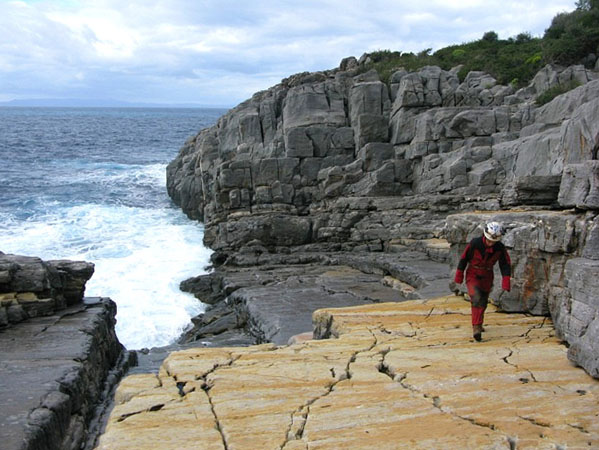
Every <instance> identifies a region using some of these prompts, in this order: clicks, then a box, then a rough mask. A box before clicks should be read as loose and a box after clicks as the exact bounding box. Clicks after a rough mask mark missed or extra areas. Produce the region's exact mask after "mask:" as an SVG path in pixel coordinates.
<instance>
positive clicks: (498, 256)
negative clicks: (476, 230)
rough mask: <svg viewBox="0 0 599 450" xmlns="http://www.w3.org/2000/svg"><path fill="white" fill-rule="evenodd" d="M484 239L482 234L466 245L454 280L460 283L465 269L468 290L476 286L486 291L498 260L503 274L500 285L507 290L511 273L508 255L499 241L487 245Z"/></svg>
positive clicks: (489, 286) (490, 283)
mask: <svg viewBox="0 0 599 450" xmlns="http://www.w3.org/2000/svg"><path fill="white" fill-rule="evenodd" d="M484 239H485V238H484V237H482V236H481V237H477V238H474V239H472V241H470V243H469V244H468V245H467V246H466V249H465V250H464V253H463V254H462V257H461V259H460V262H459V263H458V269H457V271H456V280H455V281H456V283H461V282H462V280H461V278H463V273H464V270H466V285H467V286H468V290H470V289H471V288H474V287H478V288H479V289H480V290H481V291H483V292H487V293H488V292H490V291H491V288H492V287H493V266H494V265H495V263H496V262H499V270H500V271H501V275H502V276H503V283H502V287H503V288H504V289H505V290H509V287H510V286H509V279H510V276H511V273H512V269H511V261H510V256H509V255H508V252H507V250H506V248H505V246H504V245H503V244H502V243H501V242H495V243H494V244H493V245H492V246H487V245H485V242H484V241H483V240H484ZM466 266H467V267H468V268H467V269H466Z"/></svg>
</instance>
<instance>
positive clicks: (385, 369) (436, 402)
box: [379, 357, 515, 449]
mask: <svg viewBox="0 0 599 450" xmlns="http://www.w3.org/2000/svg"><path fill="white" fill-rule="evenodd" d="M506 358H507V357H506ZM379 372H381V373H385V374H386V375H387V376H388V377H389V378H391V379H392V380H393V381H396V382H398V383H399V384H400V385H401V386H402V387H403V388H404V389H407V390H409V391H410V392H412V393H413V394H417V395H419V396H422V397H423V398H425V399H427V400H430V401H431V403H432V405H433V407H435V408H437V409H438V410H439V411H441V412H442V413H443V414H449V415H450V416H453V417H456V418H458V419H460V420H465V421H467V422H470V423H471V424H473V425H476V426H479V427H484V428H488V429H491V430H493V431H497V429H496V426H495V425H494V424H492V423H486V422H482V421H480V420H477V419H474V418H471V417H465V416H461V415H459V414H458V413H456V412H455V411H452V410H450V409H448V408H445V407H443V406H442V402H441V398H440V397H439V396H437V395H431V394H428V393H426V392H422V391H421V390H419V389H418V388H416V387H415V386H413V385H411V384H409V383H407V382H406V381H405V380H406V378H407V377H408V373H407V372H405V373H401V374H397V373H394V372H393V371H392V370H391V369H390V367H389V366H388V365H387V364H386V363H385V362H384V360H383V361H382V362H381V364H380V365H379ZM506 439H507V440H508V442H509V443H510V448H514V449H515V444H513V445H512V441H511V440H510V439H511V438H510V437H507V436H506Z"/></svg>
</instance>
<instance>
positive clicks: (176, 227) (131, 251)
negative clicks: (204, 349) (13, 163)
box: [0, 165, 211, 349]
mask: <svg viewBox="0 0 599 450" xmlns="http://www.w3.org/2000/svg"><path fill="white" fill-rule="evenodd" d="M164 168H165V166H164V165H152V166H140V167H138V168H133V169H132V168H129V170H127V171H126V172H127V173H123V171H118V170H117V171H116V172H115V173H114V176H113V177H111V176H110V175H108V174H107V173H102V171H101V170H100V171H97V172H94V173H95V176H96V177H97V180H98V182H100V180H102V181H101V182H102V183H107V182H108V181H110V179H111V178H112V182H114V183H113V188H114V186H115V185H118V184H119V183H118V182H119V181H121V182H122V183H123V185H135V183H139V184H138V185H137V187H139V185H140V184H141V185H143V184H148V185H151V186H156V185H159V186H160V185H163V184H164V181H163V178H164ZM72 181H73V182H76V181H77V180H76V177H75V180H72ZM90 181H91V182H93V180H89V179H88V183H89V182H90ZM164 196H165V197H166V194H164ZM36 201H37V202H38V205H37V206H36V211H38V213H36V214H34V215H32V216H30V217H28V218H27V219H26V220H24V221H19V220H16V219H15V218H14V217H8V216H6V214H4V216H5V217H0V220H1V221H2V223H4V224H5V225H4V226H0V242H1V243H2V245H1V249H2V251H3V252H5V253H19V254H27V255H31V256H39V257H41V258H43V259H72V260H85V261H90V262H93V263H94V264H95V273H94V275H93V277H92V278H91V280H90V281H89V282H88V283H87V286H86V292H85V295H86V296H102V297H111V298H112V299H113V300H114V301H115V302H116V303H117V305H118V313H117V326H116V330H117V335H118V337H119V340H120V341H121V342H122V343H123V344H124V345H125V346H126V347H127V348H129V349H139V348H142V347H153V346H162V345H168V344H170V343H172V342H173V341H174V340H176V338H177V337H178V336H179V335H180V334H181V333H182V332H183V331H184V330H185V328H186V327H188V326H189V325H190V319H191V317H193V316H195V315H197V314H199V313H201V312H202V311H203V308H204V304H202V303H201V302H199V301H198V300H196V299H195V298H194V297H193V296H191V295H189V294H186V293H183V292H181V291H180V290H179V283H180V282H181V281H182V280H183V279H185V278H188V277H191V276H195V275H199V274H202V273H205V267H206V266H207V265H208V263H209V258H210V253H211V252H210V250H208V249H206V248H205V247H204V246H203V245H202V237H203V227H202V225H201V224H199V223H197V222H192V221H190V220H189V219H187V217H185V216H184V214H183V213H182V212H181V211H180V210H179V209H176V208H175V207H174V206H172V205H169V204H168V203H167V202H166V201H165V202H164V205H166V206H161V207H158V208H149V207H140V206H127V205H123V204H119V203H118V202H117V203H115V204H112V205H111V204H106V203H104V204H93V203H83V204H80V205H76V206H66V205H65V204H64V203H61V202H57V201H49V202H45V203H44V202H43V200H39V199H38V200H36ZM132 203H136V202H132ZM0 216H2V214H0Z"/></svg>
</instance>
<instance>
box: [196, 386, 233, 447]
mask: <svg viewBox="0 0 599 450" xmlns="http://www.w3.org/2000/svg"><path fill="white" fill-rule="evenodd" d="M211 388H212V386H211V385H208V384H207V383H204V384H203V385H202V391H204V393H205V394H206V397H207V398H208V403H209V404H210V411H211V412H212V417H213V418H214V425H215V426H216V430H217V431H218V432H219V434H220V437H221V440H222V444H223V447H224V448H225V450H229V445H228V443H227V438H226V436H225V432H224V430H223V427H222V424H221V423H220V419H219V418H218V414H217V413H216V409H215V407H214V401H213V399H212V395H211V394H210V389H211Z"/></svg>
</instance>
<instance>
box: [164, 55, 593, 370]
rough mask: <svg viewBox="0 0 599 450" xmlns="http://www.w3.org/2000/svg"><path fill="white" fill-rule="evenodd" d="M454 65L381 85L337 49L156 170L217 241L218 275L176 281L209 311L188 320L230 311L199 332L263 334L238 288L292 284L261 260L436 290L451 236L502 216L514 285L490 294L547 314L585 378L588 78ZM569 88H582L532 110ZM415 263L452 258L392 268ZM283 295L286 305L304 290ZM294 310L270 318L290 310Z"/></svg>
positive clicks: (455, 243) (560, 71) (458, 243)
mask: <svg viewBox="0 0 599 450" xmlns="http://www.w3.org/2000/svg"><path fill="white" fill-rule="evenodd" d="M458 73H459V70H458V68H456V69H454V70H450V71H445V70H442V69H440V68H438V67H424V68H422V69H420V70H419V71H417V72H412V73H408V72H407V71H405V70H403V69H398V70H397V71H396V72H395V73H394V74H393V75H392V76H391V78H390V81H389V83H384V82H382V81H381V80H380V77H379V75H378V73H377V72H376V71H373V70H371V71H365V66H363V64H361V63H360V62H358V61H357V60H356V59H355V58H347V59H345V60H343V61H342V63H341V65H340V67H339V68H337V69H334V70H330V71H324V72H318V73H304V74H298V75H294V76H292V77H289V78H287V79H285V80H283V81H282V82H281V83H280V84H278V85H276V86H274V87H272V88H270V89H268V90H266V91H263V92H259V93H257V94H255V95H254V96H253V97H252V98H251V99H249V100H248V101H246V102H244V103H242V104H240V105H239V106H237V107H236V108H234V109H232V110H231V111H229V112H228V113H227V114H225V115H224V116H223V117H222V118H221V119H220V120H219V121H218V123H217V124H216V125H215V126H213V127H211V128H208V129H205V130H202V131H201V132H200V133H199V134H198V135H197V136H195V137H193V138H191V139H190V140H188V141H187V142H186V143H185V145H184V147H183V148H182V149H181V151H180V153H179V155H178V156H177V158H176V159H175V160H174V161H173V162H172V163H171V164H170V165H169V166H168V169H167V187H168V192H169V194H170V195H171V197H172V198H173V200H174V201H175V202H176V203H177V204H179V205H180V206H181V208H182V209H183V210H184V211H185V212H186V213H187V214H188V215H189V216H190V217H192V218H195V219H198V220H201V221H203V222H204V223H205V243H206V245H207V246H209V247H210V248H212V249H214V250H215V253H214V255H213V263H214V265H215V268H216V269H215V272H214V273H213V274H211V275H208V276H206V277H199V278H198V279H196V280H191V281H190V282H188V283H187V284H184V285H183V287H184V288H186V289H187V290H191V291H193V292H195V293H196V295H197V296H198V298H200V299H201V300H202V301H205V302H207V303H211V304H216V305H217V306H216V307H215V308H217V309H216V311H214V310H213V312H215V314H214V315H212V316H210V315H208V316H207V317H206V318H205V319H206V320H203V321H200V322H201V325H202V326H206V325H210V324H211V323H212V321H215V320H216V319H220V318H222V317H228V319H223V321H221V322H220V325H219V326H217V327H216V329H214V327H213V329H212V333H213V334H214V333H218V332H222V331H223V330H225V329H227V330H228V329H230V328H231V327H235V326H239V327H245V328H246V329H248V327H249V328H250V329H252V328H253V329H256V328H258V329H260V330H264V329H265V328H268V326H257V327H256V326H254V325H256V324H255V323H254V324H252V321H251V320H247V319H248V314H247V311H248V307H247V306H246V305H248V304H249V303H251V301H249V300H248V299H249V298H250V297H251V298H256V295H254V296H252V295H250V294H248V290H252V289H254V293H256V292H257V291H255V289H262V291H264V290H265V289H263V288H265V287H268V286H271V287H272V289H274V290H276V289H277V288H283V287H286V286H288V285H289V283H287V285H285V284H281V282H282V279H281V277H280V276H279V278H277V277H274V278H273V276H271V275H272V274H271V275H268V276H262V275H260V274H261V273H262V272H261V269H259V268H260V267H261V268H270V269H272V268H273V267H274V266H273V265H275V266H277V267H280V268H282V269H284V270H287V271H288V272H289V271H291V272H293V273H295V274H299V282H301V280H302V279H303V278H302V275H301V274H302V273H303V272H302V271H303V270H304V269H306V268H309V265H310V264H314V262H315V259H320V261H321V264H325V265H326V264H329V263H331V262H332V263H337V262H339V261H340V260H341V261H343V264H345V265H349V266H350V267H353V268H354V269H358V270H360V271H361V272H362V273H367V274H368V273H369V274H376V275H377V276H379V278H380V279H381V280H385V277H391V280H389V279H387V281H383V282H384V283H387V284H388V285H389V286H391V287H393V288H395V289H396V292H397V298H398V299H405V298H425V297H426V296H427V295H428V296H434V295H440V294H441V292H440V291H438V290H437V291H435V279H436V280H437V281H443V282H444V283H445V285H447V283H448V282H449V277H450V274H451V270H452V269H451V268H452V267H453V266H454V264H455V262H456V258H457V255H458V253H459V252H460V251H462V249H463V247H464V246H465V244H466V243H467V242H468V241H469V239H471V238H472V237H474V236H475V235H477V234H479V233H480V232H481V230H480V227H481V225H482V224H483V223H484V222H485V221H487V220H499V221H501V222H502V223H503V224H504V225H505V226H506V228H507V231H508V232H507V236H506V238H505V240H504V241H505V244H506V246H507V247H508V250H509V251H510V254H511V255H512V261H513V265H514V279H513V287H514V288H513V289H512V291H511V292H510V293H509V294H508V295H503V294H501V293H500V292H499V291H497V290H496V291H494V292H493V293H492V298H493V300H494V301H495V303H496V304H497V305H498V306H499V307H500V308H502V309H503V310H506V311H512V312H526V313H532V314H538V315H551V316H552V318H553V320H554V323H555V325H556V330H557V334H558V336H559V337H560V338H562V339H563V340H564V341H565V342H567V343H568V345H569V346H570V348H569V352H568V355H569V357H570V358H571V359H572V360H573V361H575V362H576V363H577V364H580V365H581V366H582V367H584V368H585V370H587V371H588V372H589V373H590V374H591V375H593V376H594V377H599V358H598V357H599V347H598V346H597V345H598V344H597V342H599V303H598V302H597V298H598V296H597V292H599V290H598V287H597V283H596V280H597V279H599V277H598V275H599V256H598V255H599V252H598V251H597V249H598V248H599V234H598V230H599V218H598V211H599V161H598V149H599V120H598V118H599V80H597V78H598V74H597V73H596V72H593V71H589V70H587V69H585V68H584V67H582V66H573V67H569V68H559V67H553V66H547V67H545V68H544V69H543V70H541V71H540V72H539V73H538V74H537V75H536V77H535V78H534V79H533V81H532V82H531V84H530V85H529V86H528V87H526V88H524V89H520V90H518V91H515V90H514V89H513V88H512V87H511V86H501V85H499V84H498V83H497V82H496V80H495V79H493V78H492V77H491V76H489V75H488V74H485V73H482V72H470V73H469V74H468V75H467V76H466V77H465V78H464V79H459V78H458V75H457V74H458ZM572 82H575V84H578V85H579V87H577V88H575V89H573V90H571V91H569V92H567V93H565V94H563V95H560V96H558V97H556V98H555V99H553V100H552V101H551V102H549V103H547V104H545V105H543V106H537V104H536V103H535V99H536V98H537V96H539V95H540V94H542V93H544V92H546V91H547V90H548V89H550V88H552V87H555V86H558V85H567V84H572ZM340 255H341V256H340ZM350 256H351V257H350ZM349 260H351V261H350V262H348V261H349ZM424 260H427V261H429V262H432V263H438V264H447V263H449V265H446V271H445V273H444V274H440V273H439V271H438V270H436V269H430V267H429V268H427V269H423V273H425V274H428V275H427V276H420V278H419V276H418V274H414V273H413V271H410V270H404V269H403V268H402V267H404V266H410V261H412V262H413V264H414V266H418V264H420V263H419V261H424ZM323 261H325V262H323ZM356 261H358V262H356ZM402 261H403V263H406V264H402ZM285 267H286V268H287V269H285ZM248 268H254V274H255V279H254V280H252V279H251V276H248V274H247V269H248ZM432 273H435V274H437V275H436V278H435V277H431V276H430V274H432ZM427 277H428V281H427V280H425V278H427ZM258 279H259V281H258ZM285 279H289V275H288V276H287V278H285ZM260 283H263V284H260ZM389 283H390V284H389ZM440 286H441V284H439V283H437V284H436V289H440ZM410 289H411V290H412V292H411V293H407V291H409V290H410ZM447 289H449V288H447ZM419 290H421V291H422V292H420V293H419V292H418V291H419ZM347 291H348V289H345V288H344V292H347ZM236 292H237V293H236ZM285 292H286V291H285ZM447 292H449V291H447ZM365 297H367V296H365ZM365 297H362V298H363V299H364V298H365ZM223 300H227V302H225V303H226V304H229V305H230V304H233V305H237V306H236V312H235V314H233V315H231V308H229V309H227V308H224V307H223V306H222V305H223V304H224V303H223ZM366 300H367V299H366ZM366 300H364V301H363V303H364V302H366ZM248 302H249V303H248ZM286 303H293V304H294V307H295V310H296V311H297V310H298V308H297V306H298V305H304V304H305V301H304V299H303V297H302V299H301V300H298V301H297V302H295V303H294V302H293V301H292V300H290V301H288V302H286ZM350 304H351V303H350ZM354 304H355V303H354ZM219 305H220V306H219ZM239 305H241V306H239ZM321 306H322V305H321ZM321 306H315V307H313V308H309V307H308V308H306V312H305V313H306V314H307V316H308V317H309V315H310V314H311V313H312V312H313V311H314V310H315V309H317V307H321ZM218 308H220V309H218ZM234 309H235V308H234ZM292 309H293V308H290V312H288V313H287V315H286V317H287V318H288V320H287V321H285V320H282V321H281V320H279V321H278V322H277V323H275V325H273V327H274V328H277V329H280V328H281V327H284V326H285V325H284V324H285V323H286V322H288V321H291V320H294V319H293V317H294V316H293V311H292ZM223 310H226V311H224V312H222V311H223ZM219 311H220V312H219ZM209 312H210V311H209ZM298 314H299V313H298ZM296 315H297V314H296ZM227 320H228V325H227V326H224V325H223V322H226V321H227ZM270 323H271V324H272V323H273V322H272V321H271V322H270ZM217 325H218V323H217ZM258 325H259V324H258ZM267 325H268V324H267ZM207 333H208V334H210V333H209V332H207ZM254 334H257V335H258V337H260V336H263V335H264V334H265V333H264V332H263V331H258V332H257V333H254ZM270 334H271V335H273V334H275V332H271V333H270ZM200 336H201V333H200ZM196 337H197V336H196ZM259 340H260V339H259ZM266 340H268V339H266Z"/></svg>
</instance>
